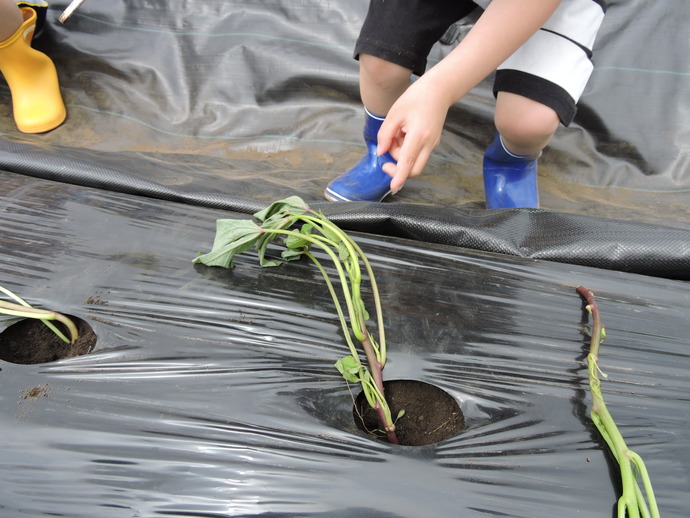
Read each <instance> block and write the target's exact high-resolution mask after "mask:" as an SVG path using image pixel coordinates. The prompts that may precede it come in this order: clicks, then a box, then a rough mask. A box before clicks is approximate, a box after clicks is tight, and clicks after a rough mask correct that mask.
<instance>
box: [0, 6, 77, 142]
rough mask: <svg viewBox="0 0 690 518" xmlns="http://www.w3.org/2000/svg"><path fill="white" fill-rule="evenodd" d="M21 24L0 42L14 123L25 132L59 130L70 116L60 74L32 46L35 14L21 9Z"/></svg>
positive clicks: (0, 61)
mask: <svg viewBox="0 0 690 518" xmlns="http://www.w3.org/2000/svg"><path fill="white" fill-rule="evenodd" d="M21 11H22V15H23V16H24V23H22V24H21V25H20V27H19V29H17V32H15V33H14V34H13V35H12V36H10V37H9V38H7V39H6V40H5V41H3V42H1V43H0V72H2V75H3V76H5V80H6V81H7V85H8V86H9V87H10V92H11V94H12V108H13V110H14V121H15V123H16V124H17V128H19V131H22V132H24V133H44V132H46V131H50V130H52V129H55V128H57V127H58V126H59V125H60V124H62V123H63V122H64V120H65V118H66V117H67V110H66V109H65V103H64V102H62V95H61V94H60V85H59V83H58V77H57V71H56V70H55V65H54V64H53V62H52V61H51V59H50V58H49V57H48V56H46V55H45V54H43V53H42V52H39V51H37V50H35V49H34V48H32V47H31V39H32V38H33V35H34V29H35V28H36V12H35V11H34V10H33V9H31V8H29V7H22V8H21Z"/></svg>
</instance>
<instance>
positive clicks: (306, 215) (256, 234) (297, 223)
mask: <svg viewBox="0 0 690 518" xmlns="http://www.w3.org/2000/svg"><path fill="white" fill-rule="evenodd" d="M254 217H255V218H256V220H258V221H259V222H260V224H257V223H255V222H254V221H251V220H234V219H219V220H217V221H216V236H215V240H214V243H213V247H212V249H211V251H210V252H208V253H206V254H199V255H198V256H197V257H196V258H195V259H194V262H195V263H202V264H205V265H207V266H222V267H225V268H234V267H235V262H234V258H235V256H236V255H237V254H240V253H242V252H245V251H247V250H249V249H251V248H252V247H255V249H256V250H257V252H258V256H259V264H260V265H261V266H264V267H269V266H277V265H280V264H282V263H283V261H293V260H297V259H299V258H301V257H302V256H305V257H307V258H309V259H310V260H311V261H312V262H313V263H314V264H315V265H316V267H317V268H318V269H319V271H320V272H321V274H322V275H323V278H324V280H325V282H326V286H327V287H328V291H329V292H330V294H331V297H332V298H333V302H334V304H335V308H336V311H337V314H338V318H339V319H340V324H341V327H342V329H343V333H344V335H345V340H346V342H347V345H348V348H349V350H350V354H349V355H348V356H345V357H344V358H340V359H339V360H338V361H337V362H336V363H335V367H336V368H337V369H338V371H339V372H340V373H341V374H342V375H343V377H344V378H345V380H346V381H348V382H351V383H360V384H361V386H362V391H363V393H364V395H365V397H366V399H367V402H368V403H369V405H371V407H372V408H374V409H375V410H376V411H377V413H378V415H379V418H380V420H381V424H382V427H383V429H384V430H385V432H386V437H387V439H388V442H390V443H393V444H398V439H397V437H396V434H395V423H394V420H393V418H392V416H391V412H390V408H389V406H388V403H387V402H386V398H385V397H384V389H383V376H382V370H383V367H384V365H385V364H386V338H385V333H384V327H383V318H382V313H381V301H380V296H379V292H378V287H377V285H376V279H375V278H374V272H373V271H372V269H371V264H370V263H369V261H368V259H367V257H366V256H365V255H364V253H363V252H362V249H361V248H360V247H359V246H358V245H357V243H355V242H354V241H353V240H352V239H351V238H350V237H349V236H348V235H347V234H346V233H345V232H344V231H343V230H341V229H340V228H339V227H338V226H337V225H335V224H334V223H333V222H331V221H330V220H329V219H328V218H327V217H326V216H324V215H323V213H322V212H320V211H319V212H316V211H313V210H312V209H310V208H309V207H308V206H307V204H306V203H305V202H304V201H303V200H302V199H301V198H299V197H297V196H292V197H289V198H286V199H284V200H281V201H277V202H274V203H272V204H271V205H270V206H269V207H268V208H266V209H265V210H263V211H261V212H257V213H256V214H254ZM271 243H278V244H280V245H282V246H283V247H285V249H284V250H283V251H282V253H281V257H282V260H277V259H269V258H267V256H266V252H267V248H268V246H269V245H270V244H271ZM313 246H316V247H317V248H320V249H321V250H323V251H324V252H326V254H327V255H328V256H329V257H330V259H331V260H332V261H333V264H334V265H335V268H336V271H337V277H338V281H339V282H338V285H339V286H340V295H339V294H338V292H337V290H336V285H335V284H334V283H333V282H332V280H331V278H330V275H329V273H328V272H327V271H326V269H325V268H324V266H323V265H322V264H321V262H320V261H319V260H318V258H317V257H316V256H314V255H313V254H312V252H311V249H312V247H313ZM362 267H363V268H364V271H365V272H366V275H367V277H368V279H369V284H370V287H371V292H372V296H373V299H374V307H375V312H376V327H377V329H378V340H377V339H375V337H374V336H372V334H371V333H370V332H369V331H368V329H367V322H368V320H369V314H368V312H367V310H366V308H365V305H364V302H363V300H362V296H361V284H362ZM341 301H342V302H344V306H345V310H343V304H342V302H341ZM346 313H347V318H346ZM353 336H354V337H355V338H356V339H357V340H358V341H359V343H360V345H361V347H362V350H363V351H364V354H365V357H366V365H365V364H364V363H363V362H362V361H361V359H360V354H359V352H358V350H357V347H356V346H355V342H354V340H353ZM397 417H400V416H397ZM397 417H396V418H397Z"/></svg>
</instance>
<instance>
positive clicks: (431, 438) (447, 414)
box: [353, 380, 465, 446]
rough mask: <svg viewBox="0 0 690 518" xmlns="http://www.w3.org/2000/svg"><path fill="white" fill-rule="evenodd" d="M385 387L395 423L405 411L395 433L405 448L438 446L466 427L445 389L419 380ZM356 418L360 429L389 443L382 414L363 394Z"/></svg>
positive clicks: (459, 410) (389, 384) (355, 411)
mask: <svg viewBox="0 0 690 518" xmlns="http://www.w3.org/2000/svg"><path fill="white" fill-rule="evenodd" d="M383 385H384V389H385V394H386V400H387V401H388V405H389V406H390V408H391V415H392V416H393V420H395V417H396V416H397V415H398V413H399V412H400V411H401V410H404V411H405V414H404V415H403V416H402V417H401V418H399V419H398V420H397V421H396V422H395V433H396V435H397V437H398V442H399V443H400V444H401V445H403V446H423V445H426V444H435V443H437V442H440V441H443V440H445V439H449V438H451V437H454V436H456V435H457V434H459V433H460V432H461V431H462V430H463V429H464V428H465V418H464V415H463V413H462V410H461V409H460V405H459V404H458V402H457V401H456V400H455V398H453V397H452V396H451V395H450V394H448V393H447V392H445V391H444V390H442V389H440V388H438V387H436V386H434V385H430V384H428V383H424V382H422V381H415V380H392V381H386V382H384V384H383ZM353 416H354V419H355V424H356V425H357V427H358V428H359V429H360V430H363V431H365V432H367V433H369V434H370V435H372V436H374V437H376V438H377V439H379V440H382V441H387V439H386V435H385V433H384V432H383V430H382V426H381V424H380V421H379V417H378V413H377V412H376V411H375V410H374V409H373V408H371V407H370V406H369V405H368V403H367V401H366V399H365V397H364V394H363V393H361V394H360V395H359V396H358V397H357V400H356V401H355V407H354V409H353Z"/></svg>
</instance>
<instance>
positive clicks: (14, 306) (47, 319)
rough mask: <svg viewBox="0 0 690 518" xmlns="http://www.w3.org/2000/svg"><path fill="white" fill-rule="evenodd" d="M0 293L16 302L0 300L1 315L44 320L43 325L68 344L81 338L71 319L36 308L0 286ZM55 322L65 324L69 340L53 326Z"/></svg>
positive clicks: (54, 312)
mask: <svg viewBox="0 0 690 518" xmlns="http://www.w3.org/2000/svg"><path fill="white" fill-rule="evenodd" d="M0 291H2V292H3V293H4V294H5V295H7V296H8V297H10V298H11V299H13V300H14V301H15V302H16V303H12V302H7V301H4V300H0V314H4V315H11V316H15V317H21V318H36V319H38V320H42V321H43V323H44V324H45V325H46V326H48V327H49V328H50V329H51V330H52V331H53V333H55V334H56V335H57V336H58V337H59V338H60V339H61V340H62V341H64V342H65V343H68V344H69V343H74V342H75V341H76V340H77V338H79V331H77V326H76V325H75V324H74V322H72V320H71V319H70V318H69V317H66V316H65V315H63V314H61V313H58V312H56V311H50V310H47V309H38V308H34V307H33V306H31V305H30V304H29V303H28V302H26V301H25V300H23V299H22V298H21V297H19V296H18V295H15V294H14V293H12V292H11V291H10V290H8V289H7V288H4V287H3V286H0ZM55 320H57V321H58V322H62V324H64V326H65V327H66V328H67V331H68V333H69V335H70V337H69V338H67V337H66V336H65V334H64V333H63V332H62V331H60V330H59V329H58V328H57V327H55V325H53V323H52V321H55Z"/></svg>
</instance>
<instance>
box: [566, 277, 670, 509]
mask: <svg viewBox="0 0 690 518" xmlns="http://www.w3.org/2000/svg"><path fill="white" fill-rule="evenodd" d="M577 292H578V293H579V294H580V295H581V296H582V298H583V299H584V300H585V302H586V303H587V306H586V309H587V311H588V312H589V313H590V314H591V315H592V332H591V334H592V339H591V343H590V346H589V354H588V355H587V370H588V372H589V387H590V390H591V391H592V411H591V417H592V421H593V422H594V425H595V426H596V427H597V429H598V430H599V433H600V434H601V436H602V437H603V438H604V441H605V442H606V444H607V445H608V447H609V449H610V450H611V453H612V454H613V456H614V458H615V459H616V462H618V466H619V468H620V472H621V482H622V485H623V494H622V495H621V497H620V498H619V499H618V518H625V516H626V514H627V516H628V518H640V517H642V518H658V517H659V509H658V508H657V505H656V499H655V498H654V490H653V489H652V483H651V481H650V479H649V474H648V473H647V468H646V467H645V464H644V461H643V460H642V457H640V456H639V455H638V454H637V453H635V452H633V451H632V450H630V449H629V448H628V446H627V445H626V444H625V440H624V439H623V436H622V435H621V433H620V431H619V430H618V427H617V426H616V423H615V422H614V420H613V417H611V414H610V413H609V411H608V409H607V408H606V404H605V403H604V397H603V396H602V393H601V380H600V379H599V375H602V376H604V377H606V375H605V374H604V373H603V372H602V371H601V369H599V363H598V361H599V345H600V344H601V342H602V340H604V338H606V331H605V329H604V326H603V324H602V321H601V315H600V313H599V309H598V308H597V304H596V301H595V300H594V294H593V293H592V292H591V291H590V290H589V289H587V288H585V287H584V286H578V287H577ZM638 479H641V480H642V485H643V487H644V490H645V493H646V495H647V500H648V501H649V502H647V500H645V496H644V494H643V493H642V490H641V488H640V486H639V483H638Z"/></svg>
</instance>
